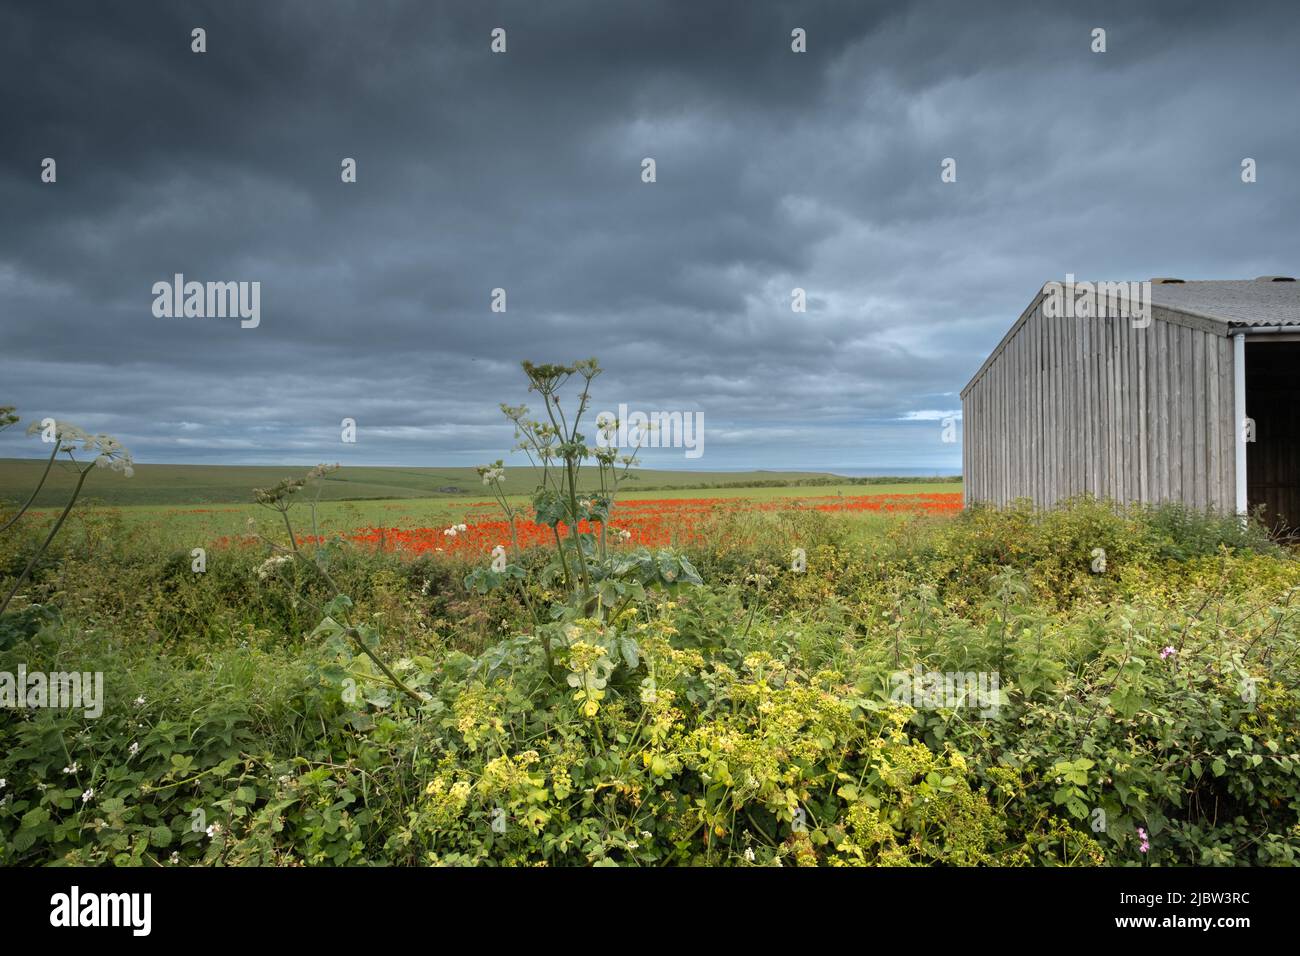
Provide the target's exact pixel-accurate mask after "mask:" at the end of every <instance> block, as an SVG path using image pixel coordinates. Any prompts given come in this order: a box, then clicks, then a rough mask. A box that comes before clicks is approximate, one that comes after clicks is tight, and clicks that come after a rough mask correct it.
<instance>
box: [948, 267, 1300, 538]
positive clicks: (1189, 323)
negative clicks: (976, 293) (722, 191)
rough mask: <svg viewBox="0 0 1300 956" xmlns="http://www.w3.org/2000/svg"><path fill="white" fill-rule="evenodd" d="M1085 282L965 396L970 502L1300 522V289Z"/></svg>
mask: <svg viewBox="0 0 1300 956" xmlns="http://www.w3.org/2000/svg"><path fill="white" fill-rule="evenodd" d="M1070 278H1071V281H1069V282H1066V283H1050V282H1049V283H1048V284H1047V285H1045V286H1044V287H1043V290H1042V291H1040V292H1039V294H1038V295H1036V296H1035V297H1034V300H1033V301H1032V302H1030V303H1029V307H1028V308H1026V309H1025V311H1024V313H1023V314H1022V315H1021V316H1020V318H1019V319H1017V320H1016V323H1015V324H1014V325H1013V326H1012V327H1011V329H1010V331H1008V332H1007V334H1006V335H1005V336H1003V338H1002V341H1001V342H999V343H998V346H997V348H995V349H994V350H993V354H992V355H990V356H989V357H988V359H987V360H986V361H985V362H984V364H983V365H981V366H980V369H979V371H978V372H976V373H975V376H974V377H973V378H972V379H971V380H970V383H969V384H968V385H967V386H966V387H965V389H963V390H962V393H961V398H962V427H963V433H964V434H963V445H962V473H963V475H964V478H965V488H966V500H967V501H968V502H979V501H983V502H989V503H992V504H996V505H1005V504H1008V503H1010V502H1012V501H1014V500H1016V499H1018V498H1028V499H1031V500H1032V501H1033V502H1034V503H1036V504H1038V505H1040V506H1050V505H1052V504H1053V503H1055V502H1057V501H1059V500H1061V499H1063V498H1068V497H1071V496H1074V495H1080V494H1084V493H1088V494H1092V495H1095V496H1097V497H1099V498H1112V499H1115V500H1117V501H1122V502H1134V501H1139V502H1164V501H1180V502H1184V503H1185V504H1187V505H1189V506H1192V507H1195V508H1198V509H1214V510H1217V511H1226V512H1237V513H1242V512H1244V511H1246V510H1247V509H1248V508H1249V509H1254V508H1255V507H1256V506H1263V507H1264V509H1265V513H1264V516H1265V520H1266V521H1267V522H1268V523H1269V524H1271V525H1279V524H1280V525H1283V526H1286V527H1289V528H1295V527H1296V526H1300V284H1297V283H1296V282H1295V281H1294V279H1291V278H1287V277H1282V276H1264V277H1262V278H1259V279H1253V280H1232V281H1210V282H1193V281H1187V282H1184V281H1181V280H1179V279H1152V280H1151V281H1150V283H1149V284H1147V283H1100V284H1096V285H1095V286H1094V285H1091V284H1089V283H1081V282H1074V281H1072V277H1070ZM1144 296H1145V299H1146V301H1145V308H1144V307H1143V306H1144V303H1143V302H1142V299H1143V297H1144ZM1063 304H1064V308H1063V307H1062V306H1063Z"/></svg>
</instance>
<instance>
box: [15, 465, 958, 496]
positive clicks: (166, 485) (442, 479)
mask: <svg viewBox="0 0 1300 956" xmlns="http://www.w3.org/2000/svg"><path fill="white" fill-rule="evenodd" d="M310 467H311V466H310V465H136V466H135V475H134V477H132V478H129V479H126V478H122V477H121V476H120V475H117V474H115V473H112V472H107V471H106V472H104V473H103V474H102V475H92V476H91V480H90V481H89V482H88V484H87V487H86V491H85V495H86V497H87V498H88V499H93V500H94V502H95V503H97V504H103V505H110V506H122V505H213V504H244V503H247V502H248V501H250V500H251V497H252V495H251V492H252V489H253V488H264V487H268V486H270V485H273V484H275V483H276V482H277V481H279V480H280V479H282V478H289V477H296V476H300V475H302V474H304V473H305V472H306V471H307V470H308V468H310ZM44 468H45V462H44V460H42V459H35V458H0V500H5V499H8V500H11V501H13V500H26V498H27V495H28V494H30V493H31V489H32V488H33V487H35V486H36V483H37V482H38V481H39V480H40V475H41V472H42V470H43V469H44ZM538 474H539V472H538V471H537V470H536V469H533V468H528V467H508V468H507V469H506V478H505V481H504V482H503V484H504V487H505V490H506V491H507V492H508V493H510V494H524V493H527V492H530V491H531V490H532V489H533V488H535V487H536V486H537V484H538ZM633 474H635V475H636V480H635V482H634V483H633V484H631V485H628V486H627V487H628V488H629V489H632V488H635V489H636V490H638V491H667V490H675V489H696V490H700V489H710V490H726V489H735V488H751V489H752V488H762V487H769V488H785V487H796V486H799V487H816V488H818V489H819V490H818V492H817V493H818V494H823V493H829V494H834V493H835V490H834V489H833V488H828V487H827V486H834V488H840V487H854V488H860V487H861V486H864V485H866V486H870V487H869V488H868V489H866V490H860V491H856V492H854V493H856V494H876V493H878V492H877V486H879V485H896V484H907V485H909V486H911V485H914V484H916V483H918V482H933V481H935V480H938V481H941V482H945V484H944V490H948V491H953V490H956V486H954V484H953V483H954V482H957V481H958V480H959V479H956V478H952V479H912V478H844V477H842V476H839V475H831V474H828V473H826V472H811V471H799V472H789V471H660V470H654V469H640V468H638V469H636V470H635V471H634V472H633ZM74 481H75V478H74V476H73V474H72V472H71V470H70V469H69V468H68V467H67V466H61V465H56V466H55V468H54V470H53V471H52V472H51V474H50V478H49V480H48V481H47V482H46V484H45V487H44V488H42V489H41V493H40V495H39V496H38V497H37V499H36V501H35V504H34V506H35V507H38V508H48V507H54V506H58V505H62V504H63V503H64V502H65V501H66V500H67V497H68V493H69V491H71V489H72V486H73V482H74ZM914 490H915V489H914ZM485 491H486V489H485V488H484V487H483V483H482V481H481V480H480V479H479V476H478V475H477V474H476V473H475V471H474V469H473V468H381V467H368V466H357V467H353V466H351V465H349V466H346V467H344V468H342V469H340V470H339V471H337V472H335V473H334V474H332V475H330V476H329V477H328V478H327V479H326V481H325V483H324V487H323V489H322V492H321V500H322V501H367V500H394V499H412V498H416V499H457V498H460V499H472V500H476V501H477V500H480V499H481V498H483V497H484V492H485Z"/></svg>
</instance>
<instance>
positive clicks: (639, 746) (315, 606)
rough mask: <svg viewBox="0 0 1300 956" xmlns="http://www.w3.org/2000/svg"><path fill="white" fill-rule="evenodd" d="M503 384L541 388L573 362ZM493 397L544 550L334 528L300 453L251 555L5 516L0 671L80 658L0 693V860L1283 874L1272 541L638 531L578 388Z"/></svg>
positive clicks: (144, 528) (1285, 725)
mask: <svg viewBox="0 0 1300 956" xmlns="http://www.w3.org/2000/svg"><path fill="white" fill-rule="evenodd" d="M526 370H527V372H528V374H529V381H530V386H531V387H532V390H533V391H536V392H539V393H540V394H541V395H542V396H544V397H545V399H546V401H547V407H548V409H549V408H551V406H552V396H553V395H556V394H558V393H559V391H560V389H561V388H562V387H563V386H564V385H565V383H566V382H567V381H570V380H574V381H577V380H578V379H581V380H583V381H584V382H585V384H586V385H589V384H590V382H591V379H593V378H595V376H596V374H597V373H598V370H597V369H596V367H595V366H594V364H588V363H578V364H576V365H574V366H570V367H554V366H543V367H532V366H527V367H526ZM574 376H577V378H576V379H575V378H574ZM584 388H585V386H584ZM582 404H583V403H581V402H580V403H579V407H581V405H582ZM512 412H513V413H514V414H512V418H513V419H514V420H515V421H516V424H517V425H518V426H519V427H520V429H521V432H522V435H523V438H524V440H525V442H527V443H529V444H530V445H531V447H532V450H533V452H534V454H537V455H538V456H539V458H540V460H541V461H544V462H546V463H547V464H546V467H545V468H544V469H543V471H542V472H539V473H537V476H538V479H539V480H538V484H537V487H536V488H535V489H534V491H533V494H532V496H531V497H530V498H527V499H522V498H520V497H519V496H518V495H517V494H513V493H507V487H508V486H507V482H506V479H507V475H506V474H503V473H501V472H500V466H499V463H498V464H494V465H488V466H484V468H483V469H482V471H481V474H482V475H483V478H485V479H486V480H487V485H486V486H485V485H484V484H483V482H482V480H481V479H480V482H479V487H480V488H484V489H485V490H486V492H487V494H488V496H491V497H494V498H496V500H497V507H498V511H499V512H504V513H505V517H506V519H507V521H508V522H509V523H510V525H511V527H513V524H514V522H515V521H516V520H517V518H519V517H527V518H529V519H533V520H535V521H536V522H537V523H538V524H539V525H541V526H542V528H543V530H545V532H546V534H547V536H549V537H550V538H551V540H550V541H548V542H547V543H546V544H544V545H541V546H538V547H532V548H516V547H513V546H510V547H509V548H507V547H506V546H504V545H503V546H502V547H501V548H499V549H498V550H497V552H496V553H494V554H493V556H492V558H491V559H490V560H485V559H483V558H481V557H480V556H479V555H478V554H476V553H475V552H472V551H464V552H457V551H454V550H452V551H448V552H447V553H437V554H430V553H425V554H422V555H418V556H412V555H409V554H408V555H403V554H400V553H394V552H393V551H391V550H382V549H379V548H372V547H367V546H363V545H357V544H352V543H349V542H348V541H347V540H346V539H344V538H342V537H340V536H337V535H334V534H333V533H332V531H333V530H334V529H332V528H330V527H327V526H326V525H327V524H328V523H325V524H323V523H322V520H323V518H324V509H326V508H329V507H331V505H328V504H321V505H317V504H316V502H315V496H316V493H317V491H318V490H320V491H321V492H322V494H323V490H324V489H325V488H327V487H329V484H330V478H331V477H332V476H331V474H330V473H328V471H327V470H325V469H323V468H322V469H316V470H314V471H313V473H312V474H310V475H308V477H307V478H306V479H295V480H288V481H277V482H275V483H273V484H271V485H270V486H269V487H265V488H264V489H263V490H262V491H259V492H258V493H257V495H256V505H255V507H257V508H258V510H259V511H260V513H261V517H260V518H259V519H255V520H254V522H253V525H252V527H250V528H246V529H245V531H246V535H248V536H252V537H253V542H252V543H249V542H247V541H240V542H228V543H226V544H219V543H217V542H215V541H207V542H206V544H207V546H208V547H207V549H206V550H205V551H203V552H199V553H196V552H195V551H194V550H193V548H194V547H195V545H194V544H193V542H192V541H186V542H183V543H179V544H178V543H177V542H176V540H175V539H174V538H173V537H172V536H171V534H170V533H169V531H168V530H167V526H166V525H167V519H166V517H165V513H163V512H152V513H150V512H148V511H146V510H145V509H140V510H139V512H138V513H135V514H131V515H128V514H127V512H128V510H129V509H92V510H87V511H77V512H73V514H72V517H71V518H70V519H69V520H68V521H67V523H66V526H65V527H64V528H63V530H62V533H61V534H60V535H59V536H58V537H57V539H55V540H54V543H53V544H52V545H50V544H49V538H50V536H49V533H48V532H49V528H50V527H51V523H52V522H53V521H54V520H55V516H54V515H51V514H44V513H35V512H29V513H28V514H26V515H25V516H24V517H23V518H22V519H21V520H20V521H19V522H17V523H16V524H15V525H14V527H13V528H11V529H10V531H9V532H8V533H6V534H5V535H3V536H0V586H2V585H6V584H8V585H9V586H10V587H12V582H14V581H15V580H18V578H19V575H20V573H21V572H22V571H23V569H25V568H28V567H31V568H32V570H31V573H30V575H28V576H27V577H26V578H25V579H23V580H22V581H21V585H22V587H21V589H20V590H19V596H18V599H17V600H16V601H15V602H14V605H13V607H12V608H11V610H10V612H9V613H8V614H7V615H5V616H4V617H2V618H0V695H3V693H4V690H5V688H4V684H3V679H4V676H5V675H8V676H9V679H10V686H11V689H12V686H13V675H17V674H19V673H20V672H25V673H26V674H28V675H30V674H33V673H40V674H59V673H63V674H67V673H70V672H73V671H76V672H85V673H94V672H100V673H102V674H103V677H104V694H103V699H102V700H101V701H98V702H97V704H96V706H95V707H93V708H87V707H84V706H83V707H28V706H24V702H23V701H20V700H18V699H17V698H14V697H13V695H12V693H11V697H10V705H11V706H12V710H10V711H7V712H5V713H4V719H3V720H2V721H0V864H48V863H65V864H113V865H185V864H196V863H204V864H248V863H256V864H275V865H298V864H307V865H382V864H403V865H405V864H415V865H420V864H425V865H427V864H434V865H601V866H610V865H617V866H663V865H698V864H710V865H735V866H749V865H757V866H771V865H781V866H791V865H797V866H804V865H928V864H947V865H986V864H996V865H1069V866H1075V865H1099V864H1113V865H1124V866H1141V865H1225V866H1228V865H1294V864H1296V863H1297V862H1300V739H1298V738H1300V693H1298V688H1300V662H1298V661H1297V657H1298V656H1300V643H1297V641H1298V638H1300V626H1298V625H1300V606H1298V604H1300V600H1298V598H1300V561H1297V560H1296V559H1295V556H1294V555H1293V554H1292V553H1290V552H1288V551H1285V550H1283V549H1281V548H1279V547H1278V546H1277V545H1275V544H1273V543H1272V542H1270V541H1269V539H1268V538H1267V536H1265V535H1263V534H1262V533H1261V532H1260V531H1259V529H1258V528H1257V527H1255V526H1253V525H1252V526H1246V527H1243V526H1242V524H1241V523H1240V522H1239V521H1238V520H1237V519H1235V518H1232V517H1217V516H1214V515H1205V514H1197V513H1191V512H1188V511H1186V510H1183V509H1179V508H1174V507H1162V508H1132V509H1121V508H1117V507H1114V506H1112V505H1110V504H1108V503H1105V502H1096V501H1092V500H1088V499H1082V500H1078V501H1073V502H1068V503H1066V504H1064V505H1062V506H1061V507H1059V508H1056V509H1053V510H1050V511H1045V512H1038V511H1034V510H1033V509H1031V508H1028V507H1021V508H1010V509H1006V510H1002V511H998V510H992V509H985V508H975V509H970V510H967V511H965V512H963V513H960V514H956V515H948V516H939V515H934V514H930V515H927V514H921V513H914V514H907V513H894V514H888V513H874V514H871V515H867V516H862V515H848V514H840V513H827V512H822V511H817V510H813V509H807V508H791V509H783V508H764V509H757V508H756V509H751V510H744V509H725V510H720V511H716V512H712V513H704V514H701V515H700V516H699V517H698V519H696V520H698V522H699V524H698V526H696V527H695V528H694V529H693V530H694V531H695V532H696V534H695V535H694V536H693V537H692V539H691V540H692V542H693V543H692V544H691V545H690V546H689V547H687V548H686V549H685V550H672V549H668V548H661V549H656V550H650V549H647V548H644V547H638V546H636V545H635V544H633V543H632V542H628V541H624V540H622V539H621V538H619V537H617V536H615V535H613V534H612V532H613V530H614V528H616V527H617V526H616V524H615V525H612V526H611V528H610V529H609V530H608V531H607V529H606V528H605V523H606V518H607V517H609V516H611V515H612V516H616V515H617V511H618V507H619V503H620V502H622V501H623V500H624V498H623V493H624V492H623V489H621V488H619V487H618V480H617V476H616V475H614V474H613V473H612V471H611V470H612V469H615V470H616V468H617V466H618V465H619V464H621V463H620V462H618V461H617V460H615V459H612V458H610V457H608V456H606V457H602V453H601V452H597V451H596V450H595V449H591V448H589V447H588V446H586V445H585V443H584V441H583V439H582V437H581V434H580V433H579V432H578V423H577V416H574V415H573V413H572V410H571V411H570V418H571V419H572V423H571V424H569V423H568V422H565V423H564V424H558V423H551V422H547V423H545V424H543V423H542V422H539V421H537V420H534V419H533V418H532V417H531V416H530V415H529V413H528V412H527V410H526V409H524V408H522V407H519V408H515V409H507V413H508V414H511V413H512ZM557 414H558V413H557ZM584 470H590V471H593V472H595V474H593V475H592V476H591V477H589V478H587V479H585V480H584V479H583V477H582V472H583V471H584ZM597 489H599V490H597ZM767 494H768V492H767V491H760V492H754V496H755V497H756V498H757V497H763V500H764V501H766V502H770V501H772V500H780V498H779V497H778V498H775V499H774V498H771V497H765V496H766V495H767ZM524 502H526V504H525V503H524ZM397 504H399V505H401V504H404V503H397ZM332 507H336V508H339V507H343V508H346V507H354V506H353V505H347V504H339V503H335V504H334V505H333V506H332ZM336 517H337V515H336ZM3 520H7V519H6V518H5V515H4V514H3V513H0V521H3ZM579 522H581V524H579ZM575 525H576V526H579V527H580V528H581V529H582V530H581V533H578V534H572V533H570V529H571V528H573V527H574V526H575ZM446 531H447V533H449V534H450V535H452V536H454V535H455V534H457V533H463V532H462V531H458V530H457V528H456V526H454V525H453V526H452V527H449V528H447V529H446ZM304 532H305V533H304ZM552 532H554V533H553V535H552ZM512 537H513V535H512ZM199 546H202V545H199ZM0 699H3V698H2V697H0ZM101 708H102V713H98V711H99V710H100V709H101ZM88 709H89V710H91V711H94V712H92V713H88V712H87V710H88Z"/></svg>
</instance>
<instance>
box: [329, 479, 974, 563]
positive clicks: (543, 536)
mask: <svg viewBox="0 0 1300 956" xmlns="http://www.w3.org/2000/svg"><path fill="white" fill-rule="evenodd" d="M961 499H962V496H961V494H960V493H940V494H933V493H931V494H890V495H853V496H849V495H827V496H820V497H808V498H776V499H767V500H755V499H750V498H736V497H728V498H653V499H642V500H630V501H620V502H619V503H618V505H617V507H616V508H615V510H614V514H613V516H612V519H611V521H610V529H611V530H614V529H617V530H621V531H626V532H628V533H629V534H631V538H630V539H629V540H630V543H632V544H634V545H644V546H647V547H659V546H663V545H668V544H687V543H690V542H692V541H696V540H698V534H699V531H698V529H699V528H700V527H701V526H702V525H703V524H704V523H705V522H706V521H707V520H708V519H711V518H713V517H715V516H718V515H722V514H726V513H735V512H740V511H789V510H800V509H806V510H813V511H824V512H842V513H872V512H877V513H909V512H910V513H926V514H952V513H955V512H958V511H960V510H961V507H962V501H961ZM459 523H463V524H465V525H466V530H465V531H462V532H458V533H457V534H455V535H449V534H447V533H446V529H445V528H402V527H367V528H360V529H357V530H356V531H355V532H353V533H352V534H350V535H348V537H349V539H350V540H353V541H357V542H361V543H369V544H372V545H374V546H376V547H381V548H383V549H385V550H387V549H390V548H391V549H395V550H397V549H400V550H403V551H407V552H412V553H416V554H422V553H426V552H438V551H444V552H453V553H464V552H471V553H480V552H481V553H487V552H489V551H491V550H492V548H494V547H496V546H497V545H499V544H506V543H508V542H509V541H510V525H509V522H507V521H506V520H505V519H504V518H503V517H502V515H501V509H500V508H499V507H498V506H497V505H496V504H495V503H493V502H487V501H484V502H475V503H474V504H472V505H470V506H469V509H468V510H467V511H466V513H465V517H464V518H463V519H462V520H461V522H459ZM516 527H517V532H518V535H519V544H520V546H522V547H528V546H531V545H542V544H547V543H550V542H551V540H552V537H551V531H550V529H549V528H547V527H546V526H545V525H539V524H536V523H535V522H532V521H528V520H520V521H519V522H518V523H517V525H516ZM581 530H582V531H591V530H594V529H592V528H589V527H588V526H587V524H586V522H583V525H582V527H581Z"/></svg>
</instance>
